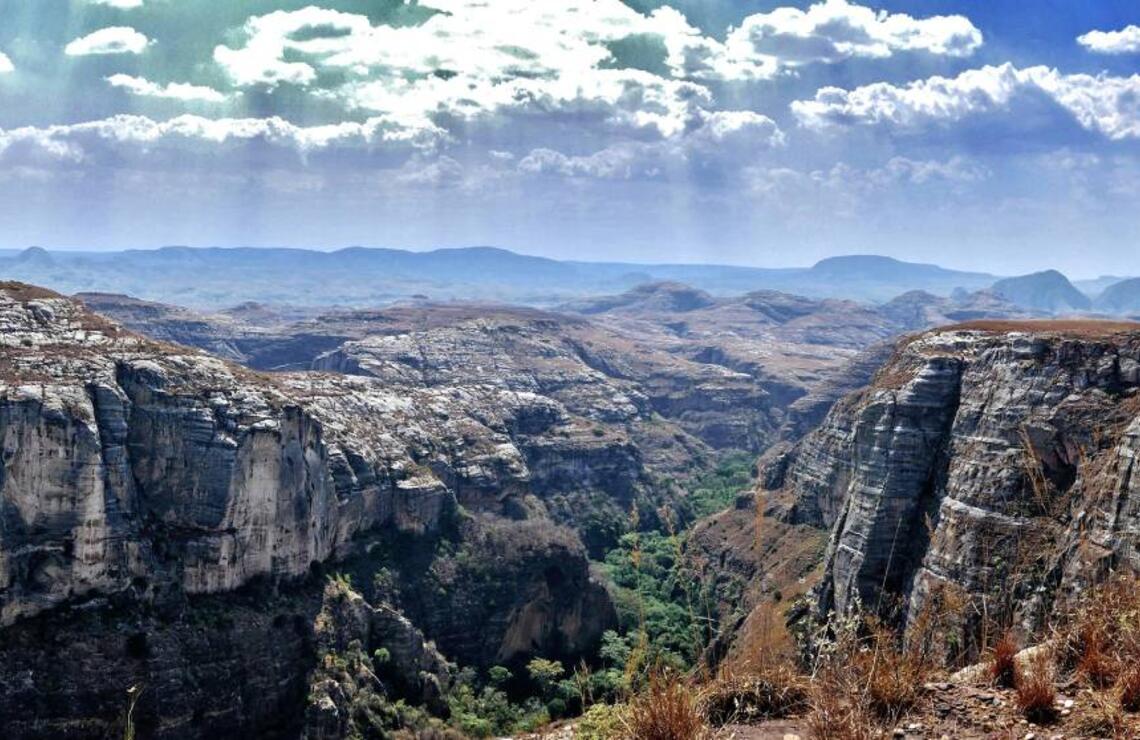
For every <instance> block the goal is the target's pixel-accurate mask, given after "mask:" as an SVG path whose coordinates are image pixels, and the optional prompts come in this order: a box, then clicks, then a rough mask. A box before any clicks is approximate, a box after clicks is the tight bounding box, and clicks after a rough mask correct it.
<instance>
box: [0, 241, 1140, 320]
mask: <svg viewBox="0 0 1140 740" xmlns="http://www.w3.org/2000/svg"><path fill="white" fill-rule="evenodd" d="M0 279H6V280H21V281H24V282H28V283H33V284H37V285H43V286H45V287H49V288H52V289H54V290H58V291H60V292H63V293H80V292H102V293H122V294H128V295H132V296H136V297H138V298H143V299H147V300H157V301H164V302H171V303H177V304H180V305H184V306H190V307H194V308H199V309H210V310H218V309H221V308H227V307H231V306H235V305H238V304H241V303H247V302H256V303H266V304H274V305H293V306H343V307H364V306H377V305H385V304H390V303H394V302H398V301H406V300H417V299H418V300H424V299H427V300H433V301H451V300H482V301H501V302H508V303H516V304H526V305H533V306H554V305H558V304H562V303H567V302H572V301H575V300H580V299H583V298H587V297H595V296H601V295H614V294H619V293H622V292H624V291H628V290H630V289H632V288H634V287H636V286H638V285H643V284H646V283H653V282H675V283H682V284H684V285H687V286H689V287H691V288H693V289H695V290H697V291H704V292H706V293H709V294H712V295H719V296H725V295H742V294H746V293H751V292H755V291H760V290H774V291H781V292H784V293H790V294H795V295H801V296H807V297H810V298H815V299H824V298H840V299H848V300H857V301H863V302H869V303H885V302H887V301H890V300H892V299H894V298H896V297H898V296H900V295H903V294H905V293H908V292H912V291H923V292H925V293H929V294H932V295H934V296H939V297H951V296H955V297H956V298H957V299H959V300H961V299H962V297H963V296H965V295H968V294H972V293H975V292H977V291H982V290H988V289H990V288H994V289H995V293H997V294H998V295H1000V297H1001V298H1002V299H1003V300H1006V301H1008V302H1010V303H1013V304H1016V305H1018V306H1020V307H1022V308H1025V309H1029V310H1033V311H1040V312H1044V313H1071V312H1082V313H1083V312H1090V311H1103V312H1107V313H1113V314H1118V315H1119V314H1133V313H1138V314H1140V281H1138V280H1129V279H1125V278H1103V279H1101V280H1098V281H1090V282H1089V283H1087V285H1088V287H1089V289H1090V290H1091V289H1093V288H1095V289H1097V290H1104V292H1103V296H1098V297H1097V299H1096V300H1094V299H1093V298H1094V297H1093V296H1089V295H1086V294H1085V293H1082V292H1081V291H1080V290H1078V289H1077V287H1076V286H1074V285H1073V284H1072V283H1071V282H1070V281H1069V280H1068V279H1067V278H1066V277H1065V276H1064V275H1062V274H1060V273H1058V272H1055V271H1050V272H1046V273H1039V274H1036V275H1029V276H1024V277H1020V278H1013V279H1009V278H1003V277H1001V276H996V275H990V274H986V273H978V272H962V271H958V270H949V269H946V268H943V267H939V266H937V265H929V264H917V263H911V262H903V261H900V260H896V259H893V258H890V257H882V256H875V255H855V256H845V257H834V258H830V259H826V260H823V261H822V262H819V263H818V264H816V265H814V266H812V267H804V268H789V269H766V268H757V267H739V266H731V265H675V264H659V265H644V264H633V263H621V262H612V263H610V262H573V261H559V260H553V259H548V258H545V257H535V256H530V255H524V254H518V253H515V252H511V251H507V250H504V249H497V248H493V247H471V248H465V249H440V250H435V251H430V252H410V251H404V250H398V249H369V248H363V247H353V248H349V249H342V250H339V251H335V252H320V251H310V250H303V249H260V248H233V249H223V248H202V249H198V248H190V247H164V248H161V249H154V250H129V251H121V252H65V251H58V252H57V251H48V250H44V249H40V248H38V247H32V248H29V249H26V250H24V251H22V252H7V253H4V252H0ZM698 300H699V298H698Z"/></svg>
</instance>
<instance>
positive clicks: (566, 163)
mask: <svg viewBox="0 0 1140 740" xmlns="http://www.w3.org/2000/svg"><path fill="white" fill-rule="evenodd" d="M783 144H784V135H783V133H782V132H781V131H780V129H779V127H778V126H777V125H776V123H775V122H774V121H772V119H770V118H768V117H767V116H762V115H760V114H758V113H752V112H748V111H718V112H714V113H704V114H702V116H701V123H700V124H699V126H697V127H696V128H694V129H693V130H691V131H688V132H686V133H685V134H684V135H683V136H678V137H676V138H673V139H665V140H663V141H656V142H622V143H617V144H613V145H611V146H609V147H606V148H605V149H602V150H600V151H597V152H593V153H591V154H585V155H567V154H564V153H562V152H559V151H557V150H554V149H549V148H545V147H540V148H537V149H534V150H532V151H531V152H530V153H529V154H528V155H526V156H525V157H523V158H522V159H521V160H519V163H518V165H517V169H518V171H519V172H522V173H524V174H530V175H559V176H562V177H575V178H577V177H581V178H595V179H602V180H632V179H638V178H645V179H653V178H658V177H664V176H667V175H668V174H669V173H670V172H675V171H683V172H685V173H686V176H688V174H689V173H688V170H689V168H690V166H692V165H702V164H712V165H714V166H715V169H716V170H718V171H723V170H724V168H725V167H726V166H727V167H728V168H730V169H734V168H736V167H738V166H739V165H740V163H741V161H744V160H746V158H749V157H754V156H756V155H757V154H758V153H759V152H762V151H765V150H768V149H772V148H774V147H779V146H782V145H783Z"/></svg>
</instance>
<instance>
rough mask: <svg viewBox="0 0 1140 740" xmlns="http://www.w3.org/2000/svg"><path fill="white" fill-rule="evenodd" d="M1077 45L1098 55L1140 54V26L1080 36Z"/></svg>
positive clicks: (1091, 32) (1092, 32)
mask: <svg viewBox="0 0 1140 740" xmlns="http://www.w3.org/2000/svg"><path fill="white" fill-rule="evenodd" d="M1077 43H1079V44H1080V45H1081V46H1083V47H1085V48H1086V49H1088V50H1089V51H1092V52H1096V53H1097V54H1137V53H1140V26H1126V27H1125V28H1122V29H1121V30H1119V31H1089V32H1088V33H1086V34H1084V35H1082V36H1078V37H1077Z"/></svg>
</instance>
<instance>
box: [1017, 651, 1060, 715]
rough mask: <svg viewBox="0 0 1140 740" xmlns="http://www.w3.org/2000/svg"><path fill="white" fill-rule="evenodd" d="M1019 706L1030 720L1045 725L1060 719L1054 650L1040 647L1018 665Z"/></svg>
mask: <svg viewBox="0 0 1140 740" xmlns="http://www.w3.org/2000/svg"><path fill="white" fill-rule="evenodd" d="M1015 675H1016V680H1015V682H1014V683H1015V685H1016V686H1015V688H1016V689H1017V697H1016V698H1017V707H1018V709H1020V710H1021V712H1022V714H1024V715H1025V718H1026V719H1028V720H1030V721H1031V722H1037V723H1039V724H1045V723H1048V722H1052V721H1053V720H1054V719H1056V718H1057V708H1056V701H1057V685H1056V681H1057V669H1056V663H1055V657H1054V655H1053V651H1052V650H1049V649H1039V650H1037V651H1036V652H1034V653H1033V654H1032V655H1030V656H1029V657H1028V658H1026V659H1025V661H1024V663H1023V664H1021V665H1018V666H1017V672H1016V674H1015Z"/></svg>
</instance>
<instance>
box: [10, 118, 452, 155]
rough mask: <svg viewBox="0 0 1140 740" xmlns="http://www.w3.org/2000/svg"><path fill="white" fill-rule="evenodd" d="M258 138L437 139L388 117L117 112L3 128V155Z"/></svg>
mask: <svg viewBox="0 0 1140 740" xmlns="http://www.w3.org/2000/svg"><path fill="white" fill-rule="evenodd" d="M254 141H258V142H263V143H265V144H269V145H272V146H278V147H283V148H287V149H291V150H293V151H296V152H297V153H299V154H302V155H304V154H308V153H310V152H314V151H318V150H322V149H327V148H330V147H334V146H356V147H378V146H383V145H390V146H395V147H399V148H400V149H411V150H413V151H414V150H415V149H432V148H433V147H434V146H435V145H436V143H437V142H436V141H435V140H432V139H431V138H430V137H427V136H419V137H411V138H409V136H408V134H407V132H406V131H404V130H403V129H402V128H400V127H398V126H395V125H393V124H392V122H391V121H389V120H387V119H385V118H384V117H376V118H372V119H369V120H367V121H364V122H362V123H354V122H344V123H337V124H330V125H325V126H297V125H295V124H292V123H289V122H288V121H285V120H283V119H281V118H277V117H273V118H217V119H214V118H205V117H202V116H195V115H183V116H178V117H177V118H172V119H170V120H167V121H156V120H154V119H152V118H149V117H146V116H138V115H119V116H113V117H111V118H106V119H102V120H98V121H90V122H86V123H77V124H67V125H57V126H44V127H36V126H26V127H23V128H15V129H6V130H5V129H0V157H2V156H4V155H5V154H10V153H12V152H16V151H24V152H28V153H30V154H32V155H34V156H36V157H37V158H43V157H48V158H53V159H56V160H59V161H61V162H81V161H83V160H85V159H86V158H87V151H88V149H89V148H92V147H94V146H95V145H98V144H102V145H110V146H130V147H133V148H135V149H144V150H145V149H146V148H148V147H153V146H158V145H161V144H167V143H174V144H180V143H181V144H184V143H193V142H201V143H207V144H215V145H217V144H226V143H245V142H254Z"/></svg>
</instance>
